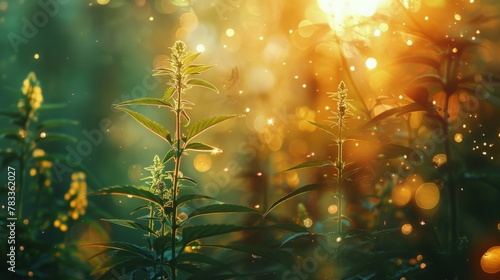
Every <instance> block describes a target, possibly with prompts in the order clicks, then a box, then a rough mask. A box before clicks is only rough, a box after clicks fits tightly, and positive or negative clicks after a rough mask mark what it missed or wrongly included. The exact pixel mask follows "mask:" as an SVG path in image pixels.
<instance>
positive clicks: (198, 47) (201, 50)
mask: <svg viewBox="0 0 500 280" xmlns="http://www.w3.org/2000/svg"><path fill="white" fill-rule="evenodd" d="M196 51H197V52H204V51H205V45H203V44H198V45H197V46H196Z"/></svg>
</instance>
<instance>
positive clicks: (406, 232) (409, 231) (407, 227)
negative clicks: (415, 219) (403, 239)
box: [401, 224, 413, 235]
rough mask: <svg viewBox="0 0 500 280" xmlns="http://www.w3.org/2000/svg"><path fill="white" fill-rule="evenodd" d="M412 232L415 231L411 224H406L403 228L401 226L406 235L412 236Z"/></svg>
mask: <svg viewBox="0 0 500 280" xmlns="http://www.w3.org/2000/svg"><path fill="white" fill-rule="evenodd" d="M412 231H413V226H412V225H411V224H404V225H403V226H401V232H402V233H403V234H404V235H408V234H410V233H411V232H412Z"/></svg>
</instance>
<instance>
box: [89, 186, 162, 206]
mask: <svg viewBox="0 0 500 280" xmlns="http://www.w3.org/2000/svg"><path fill="white" fill-rule="evenodd" d="M108 194H109V195H123V196H127V197H129V198H132V197H134V198H138V199H142V200H145V201H149V202H152V203H155V204H156V205H158V206H160V207H163V200H162V199H161V197H159V196H157V195H156V194H154V193H152V192H150V191H148V190H146V189H144V188H141V187H135V186H114V187H109V188H105V189H102V190H99V191H96V192H91V193H89V194H87V196H93V195H108Z"/></svg>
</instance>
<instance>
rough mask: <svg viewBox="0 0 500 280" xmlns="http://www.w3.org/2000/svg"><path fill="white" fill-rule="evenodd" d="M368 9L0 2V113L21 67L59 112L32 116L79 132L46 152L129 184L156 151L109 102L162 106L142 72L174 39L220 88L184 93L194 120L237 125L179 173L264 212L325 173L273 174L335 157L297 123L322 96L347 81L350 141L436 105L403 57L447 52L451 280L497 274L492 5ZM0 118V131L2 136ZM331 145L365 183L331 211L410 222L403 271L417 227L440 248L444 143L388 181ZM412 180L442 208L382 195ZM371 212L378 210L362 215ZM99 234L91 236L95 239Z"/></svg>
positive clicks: (149, 0) (295, 208) (387, 167)
mask: <svg viewBox="0 0 500 280" xmlns="http://www.w3.org/2000/svg"><path fill="white" fill-rule="evenodd" d="M361 2H362V1H360V3H361ZM372 2H373V3H378V6H375V8H374V7H373V6H370V4H366V3H365V5H364V6H363V7H364V10H361V11H358V10H356V8H352V7H351V8H346V7H343V6H341V8H340V9H337V8H335V9H334V8H332V7H334V6H329V5H333V4H332V2H329V1H313V0H311V1H302V0H291V1H285V0H276V1H265V0H191V1H188V0H135V1H132V0H131V1H125V0H97V1H63V0H61V1H57V0H53V1H50V0H47V1H0V34H2V40H0V44H1V45H0V80H1V81H2V89H1V91H2V99H1V100H2V102H1V105H0V106H1V107H0V108H1V109H8V108H10V107H12V106H13V107H15V106H16V104H17V102H18V100H19V94H20V91H19V90H20V85H22V82H23V80H24V79H25V77H26V75H27V74H28V73H29V72H31V71H33V72H35V73H36V75H37V78H38V80H39V81H40V82H41V85H42V88H43V93H44V95H43V97H44V102H46V103H55V104H65V105H66V106H65V107H64V108H60V109H58V110H51V111H46V112H44V117H45V118H47V119H50V118H60V117H68V118H71V119H76V120H78V121H79V126H72V127H67V128H66V127H65V130H66V131H65V132H66V133H67V134H70V135H72V136H73V137H76V138H77V139H79V141H77V142H75V143H73V144H63V145H60V144H57V143H46V145H45V146H44V149H45V151H46V152H47V153H49V154H50V153H51V152H58V153H62V154H63V155H64V156H69V157H70V158H71V159H70V160H76V161H78V162H79V163H81V165H82V166H86V168H87V169H88V170H89V171H90V173H91V174H88V175H87V177H88V178H87V182H88V189H89V190H96V189H99V188H101V187H103V186H109V185H114V184H131V183H132V184H138V183H139V182H140V181H139V179H140V178H141V177H143V168H144V167H145V166H148V165H149V161H150V159H151V158H152V157H153V156H154V155H155V154H163V153H164V152H165V151H166V147H164V146H163V143H162V141H159V140H158V139H154V138H153V137H144V136H146V135H147V134H146V132H145V131H143V130H142V128H140V127H139V126H137V125H136V124H135V123H134V122H133V120H131V119H129V118H126V117H125V115H124V113H120V112H118V111H116V110H114V109H113V107H112V104H116V103H119V102H123V101H126V100H130V99H133V98H138V97H145V96H151V97H161V96H162V95H163V91H164V90H165V82H166V81H164V80H161V79H159V78H154V77H151V73H152V69H154V68H157V67H161V66H163V65H164V64H165V63H166V62H165V61H164V59H165V58H167V55H168V51H167V48H168V47H169V46H171V45H172V44H173V42H175V41H176V40H183V41H185V42H186V43H187V45H188V46H190V48H191V49H192V50H193V51H194V50H197V51H203V52H204V55H203V56H202V58H201V59H202V60H203V61H201V62H202V63H203V64H215V65H217V67H215V68H214V70H213V71H211V72H210V73H209V74H208V77H206V78H207V80H210V81H212V82H213V83H214V84H215V85H216V86H217V87H218V88H219V89H220V90H221V93H220V94H219V95H214V94H204V93H202V94H193V97H192V100H193V101H194V102H195V103H196V107H197V109H198V111H196V110H195V111H194V112H193V119H198V118H200V117H201V116H207V115H216V114H218V113H219V112H220V111H221V109H220V108H221V106H223V107H224V110H223V111H224V113H227V114H233V113H234V114H240V113H244V114H246V115H247V117H246V119H245V120H244V121H242V122H244V123H241V122H240V123H239V124H234V123H233V124H227V125H223V126H221V127H220V128H218V129H217V130H214V131H213V132H212V134H208V135H211V136H212V137H213V139H207V142H212V143H216V142H220V144H219V145H218V146H223V147H225V149H224V152H223V153H222V154H217V155H200V156H197V157H192V158H190V159H189V160H188V161H186V162H185V163H186V164H185V168H186V169H187V170H189V169H191V170H194V169H196V170H198V171H202V172H204V175H205V176H200V178H197V179H198V182H199V183H200V184H205V185H206V186H207V189H209V190H210V193H209V194H210V195H213V196H220V197H224V198H225V201H230V202H231V201H232V202H235V203H241V204H245V205H249V206H253V207H255V208H258V209H267V208H268V207H269V206H270V204H271V203H272V202H273V201H275V200H276V199H277V198H278V197H281V196H283V195H285V194H286V193H289V192H290V191H292V190H294V189H296V188H297V187H298V186H301V185H305V184H308V183H313V182H318V181H321V180H327V179H328V176H332V174H331V173H329V172H323V170H320V171H314V170H312V171H294V172H289V173H280V174H275V172H277V171H281V170H284V169H286V168H289V167H290V166H293V165H295V164H297V163H300V162H303V161H304V160H307V159H327V158H330V159H332V160H335V158H336V150H335V147H334V145H332V143H331V142H330V140H329V139H328V137H327V136H326V135H324V134H323V133H321V132H318V131H317V129H316V128H315V127H314V126H312V125H310V124H308V123H307V122H306V120H309V121H315V122H318V123H321V122H324V120H326V119H327V117H328V116H329V115H330V114H331V113H330V111H331V110H333V109H335V106H336V104H335V103H334V102H333V101H332V100H330V99H328V96H327V95H326V94H325V92H327V91H335V90H336V88H337V85H338V83H339V81H340V80H344V81H345V82H346V84H347V87H348V88H349V90H350V98H352V99H353V101H352V104H353V106H354V107H355V110H353V114H354V118H353V119H352V120H351V121H350V122H349V127H350V129H351V130H353V133H355V131H354V130H355V129H356V128H358V127H360V126H361V125H363V124H365V123H367V122H368V121H370V119H372V118H374V117H375V116H377V115H380V114H381V113H383V112H386V111H388V110H390V109H393V108H397V107H401V106H404V105H407V104H409V103H412V102H417V103H419V102H420V103H422V104H423V103H425V102H426V101H428V102H430V103H432V102H434V103H433V105H437V106H439V105H440V104H444V101H443V100H444V99H443V94H442V93H440V92H441V90H440V88H439V85H436V84H434V83H433V82H432V81H431V80H426V81H424V82H425V83H426V84H425V85H424V88H425V90H421V89H412V87H411V86H410V85H411V83H412V80H413V79H414V78H415V77H417V76H419V75H421V74H427V73H435V71H434V70H433V69H432V67H429V64H428V63H427V60H425V59H424V60H421V59H413V60H412V59H409V60H408V59H407V60H404V59H403V60H401V59H402V58H404V57H407V56H412V55H413V56H419V57H421V56H425V57H428V58H429V57H430V58H432V59H435V60H437V61H438V63H440V65H443V63H444V62H443V61H444V60H443V57H446V56H447V55H453V54H456V53H460V55H461V56H460V57H459V61H460V62H459V63H458V64H459V67H458V68H457V69H456V72H455V73H456V75H455V76H454V78H456V83H455V85H457V84H459V83H464V84H466V83H468V82H471V84H470V85H468V86H469V93H468V95H467V94H464V95H461V93H462V92H461V91H456V92H454V94H453V96H455V97H450V99H449V103H450V104H454V105H452V106H451V105H450V106H451V107H450V108H448V113H449V114H450V116H454V117H455V118H457V119H458V120H459V121H460V124H458V125H456V126H453V127H452V128H451V130H450V131H449V133H448V134H449V139H450V142H451V143H450V144H451V149H452V152H453V155H454V160H456V161H457V163H454V164H453V165H452V167H451V168H452V169H453V170H454V171H456V174H457V178H456V179H457V180H458V183H459V184H458V185H457V190H459V193H458V201H459V213H460V216H459V217H460V220H459V233H460V234H459V235H460V240H461V241H462V243H461V244H462V245H461V246H462V255H461V256H462V257H463V258H461V259H460V262H459V263H457V265H460V266H461V267H463V268H464V271H462V272H463V273H465V274H464V275H466V276H465V277H466V278H464V279H467V277H469V278H470V279H495V277H498V273H496V274H495V273H490V274H486V273H485V272H484V270H485V269H484V267H483V268H481V262H480V260H481V257H482V256H483V254H484V253H485V252H486V251H487V250H488V249H489V248H491V247H492V246H496V245H500V217H499V213H500V206H499V204H498V203H497V202H498V200H499V199H500V193H499V186H500V180H499V178H498V175H496V172H497V171H498V167H499V156H500V151H499V146H500V145H499V140H500V127H499V124H498V121H497V120H498V119H499V110H498V106H499V105H500V103H499V99H498V97H497V96H498V95H497V94H498V91H496V89H495V88H496V87H498V85H499V81H500V80H499V78H500V76H498V73H499V71H500V68H499V65H500V61H499V59H500V58H499V57H498V56H496V50H497V49H498V48H499V47H500V46H499V39H500V38H498V32H497V30H498V24H499V22H498V19H497V17H498V15H499V12H500V10H499V8H500V6H499V5H498V3H497V2H496V1H494V0H484V1H474V0H466V1H465V0H464V1H460V0H436V1H434V0H432V1H431V0H412V1H410V0H401V1H396V0H380V1H372ZM40 3H44V4H45V6H44V7H45V8H44V7H42V5H41V4H40ZM47 3H49V4H50V5H51V6H50V5H49V4H47ZM337 3H340V4H339V5H342V3H344V2H343V1H338V2H337ZM362 4H363V3H362ZM47 5H49V6H47ZM47 7H48V8H47ZM335 7H336V6H335ZM337 11H343V13H342V12H341V13H339V12H337ZM360 14H361V16H360ZM45 19H46V20H45ZM469 43H471V47H468V48H467V50H466V51H464V50H463V49H462V47H464V46H466V45H467V44H469ZM455 48H456V51H455ZM464 49H465V47H464ZM443 53H444V54H445V55H444V56H443ZM437 72H439V71H437ZM438 74H442V73H438ZM478 75H479V76H478ZM470 77H471V78H472V80H468V79H469V78H470ZM470 86H472V88H470ZM478 86H480V87H482V88H485V87H486V88H489V90H488V93H487V94H483V93H482V91H479V93H480V94H479V95H476V97H477V96H480V97H481V98H480V102H479V105H478V106H476V107H474V106H473V105H471V104H470V102H469V101H470V100H471V98H470V96H474V95H473V94H474V93H476V92H477V91H476V88H478ZM193 91H195V90H193ZM11 105H12V106H11ZM467 106H469V107H467ZM464 108H465V109H464ZM470 108H474V110H471V109H470ZM197 112H198V113H199V115H196V114H197ZM460 112H466V113H465V114H460ZM147 114H148V115H149V116H151V117H152V118H154V119H157V120H164V119H165V117H166V116H165V115H163V114H161V112H160V111H154V110H150V111H148V112H147ZM379 119H380V125H379V126H378V129H379V131H378V132H377V135H378V137H379V139H382V140H384V139H388V140H390V141H391V142H394V143H397V144H401V145H405V146H409V147H412V148H414V149H418V148H419V147H418V145H419V143H422V141H424V140H425V139H429V137H430V136H432V132H433V130H434V129H435V128H436V124H435V123H434V122H433V121H430V120H429V119H428V118H427V117H426V115H425V114H424V113H419V112H417V113H411V114H403V115H401V116H397V117H387V118H381V117H379ZM5 120H6V119H2V120H1V121H2V123H1V124H2V125H1V126H2V128H4V127H9V128H10V124H8V121H5ZM164 121H167V122H168V121H169V120H164ZM171 124H173V122H172V123H171ZM89 135H91V136H89ZM99 135H100V136H102V137H100V136H99ZM228 135H229V136H228ZM89 137H90V138H89ZM226 139H231V140H226ZM93 140H94V141H93ZM0 141H1V142H0V144H1V145H2V147H4V146H5V145H8V141H7V140H5V139H2V140H0ZM81 141H88V142H89V143H91V150H90V152H89V153H88V154H86V155H84V156H81V153H79V152H78V144H79V143H81ZM214 141H215V142H214ZM344 149H345V151H346V152H345V153H346V154H345V158H348V159H349V161H353V162H354V161H356V162H363V163H364V164H363V166H364V167H365V169H364V171H363V175H365V176H363V177H362V178H360V180H359V181H356V183H352V186H350V187H349V190H348V191H347V192H348V193H347V194H346V195H347V200H348V204H347V209H346V215H347V216H349V217H351V218H352V220H353V221H352V224H351V226H352V227H356V228H362V229H367V230H375V229H383V228H384V227H389V226H390V227H403V226H404V225H406V224H410V225H412V227H413V229H414V232H413V235H412V234H409V235H408V239H406V241H405V242H407V243H409V244H411V246H413V247H411V246H410V247H411V248H414V250H415V254H414V255H415V256H412V257H410V258H409V259H410V260H411V259H413V258H416V256H417V254H419V253H420V252H417V251H418V248H419V245H421V243H420V241H421V240H423V239H420V237H421V236H420V235H418V232H419V231H418V230H416V229H417V228H418V227H419V225H420V224H421V223H422V221H423V222H424V224H426V223H425V222H427V225H432V226H431V227H434V229H435V230H436V232H437V233H438V235H439V236H440V237H439V238H440V240H442V241H443V240H446V239H447V236H446V231H447V227H449V225H448V224H447V223H446V222H444V223H443V220H444V221H446V219H447V218H444V217H443V215H446V209H447V207H448V202H447V201H446V200H445V199H444V197H446V196H445V195H444V192H445V190H443V188H442V180H443V178H442V177H443V174H447V173H446V172H447V171H446V170H447V169H446V165H445V167H444V168H443V169H444V170H442V169H439V170H438V169H436V167H435V166H441V165H442V164H443V163H444V162H446V159H444V158H443V156H442V155H443V154H445V150H444V147H442V146H441V145H436V148H435V150H434V153H433V154H432V155H430V156H427V157H425V159H424V164H423V165H420V166H419V167H418V168H415V170H414V172H411V173H409V172H400V170H398V165H399V164H400V162H399V161H397V160H396V161H392V162H390V161H389V162H388V161H382V160H381V159H380V157H379V155H380V154H381V153H380V151H379V150H377V147H376V146H374V145H372V144H367V143H365V142H363V141H359V142H353V143H352V145H346V146H345V147H344ZM436 156H437V157H436ZM80 161H81V162H80ZM366 167H367V168H366ZM448 169H449V168H448ZM436 170H437V171H438V172H437V174H436ZM387 172H390V173H391V174H395V175H394V176H395V178H394V182H388V181H387V180H386V178H387V177H386V176H385V175H386V174H387ZM65 176H66V177H65V178H63V179H62V181H60V182H59V183H60V185H61V186H67V187H61V188H60V189H56V190H55V194H57V193H58V194H59V195H60V197H61V198H63V197H64V194H65V193H66V192H67V190H68V188H69V185H70V184H71V179H70V178H71V176H70V173H69V172H68V173H67V174H65ZM2 178H5V177H4V175H2ZM408 178H409V179H408ZM330 179H331V178H330ZM412 179H415V181H417V182H419V183H420V182H421V183H425V182H431V183H434V184H435V186H437V187H439V190H440V193H441V196H440V197H441V199H440V200H438V204H436V205H435V207H430V208H431V209H427V210H426V209H421V207H419V204H418V203H417V202H416V201H415V199H414V193H413V192H412V193H411V195H409V197H408V193H407V192H405V191H401V189H400V188H397V187H396V186H398V184H403V183H405V182H415V181H412ZM419 180H420V181H419ZM4 181H5V180H4ZM410 187H411V188H413V190H416V189H417V188H418V187H419V186H417V185H415V186H413V185H411V184H410ZM398 192H399V194H400V195H398ZM401 193H402V195H401ZM367 198H369V199H367ZM395 198H396V199H395ZM406 198H408V199H406ZM384 199H385V200H384ZM398 199H399V200H398ZM395 201H397V202H395ZM125 202H127V203H125ZM2 203H3V202H2ZM94 203H95V205H97V206H98V207H100V208H102V210H104V211H106V212H110V213H114V214H126V213H128V212H129V211H130V209H133V208H134V206H133V204H134V203H135V202H134V201H132V200H128V199H121V200H118V199H116V200H115V199H111V198H95V199H94ZM331 205H334V198H333V197H332V196H328V195H326V194H325V195H323V194H321V193H312V194H310V195H309V196H304V197H299V198H296V199H294V200H292V203H288V204H285V205H283V206H280V207H279V208H277V209H276V210H275V214H274V215H275V219H282V220H294V221H297V222H298V223H301V224H303V225H305V226H307V227H309V228H310V229H311V231H314V232H322V231H325V224H324V223H323V221H325V220H327V219H328V217H329V215H331V212H332V211H333V208H330V206H331ZM375 205H378V206H380V207H381V208H379V210H374V209H375V208H374V206H375ZM384 205H386V206H387V207H386V208H383V207H382V206H384ZM47 207H49V205H47ZM382 214H384V215H385V216H384V215H382ZM96 219H97V218H96ZM429 221H430V222H429ZM247 222H248V223H252V222H253V220H251V219H250V218H249V220H248V221H247ZM81 223H84V222H81ZM402 229H403V228H402ZM406 229H408V227H406ZM81 230H82V227H78V226H74V227H71V228H70V229H68V235H67V236H66V237H65V239H64V240H67V241H68V242H70V241H75V242H77V241H78V240H75V238H76V236H79V235H78V234H76V233H80V231H81ZM107 231H108V233H109V234H111V235H114V236H118V237H119V238H124V239H125V238H126V236H127V234H128V232H127V231H126V230H122V229H120V231H119V232H118V231H116V230H115V229H114V228H113V230H112V229H111V228H107ZM72 232H73V233H75V234H71V233H72ZM403 235H404V234H403ZM405 236H406V235H405ZM400 237H401V236H400ZM403 237H404V236H403ZM99 238H102V236H100V235H99V234H96V235H95V239H99ZM419 240H420V241H419ZM422 242H424V241H422ZM407 243H405V244H407ZM424 243H425V242H424ZM424 258H425V256H424ZM499 269H500V268H499ZM493 271H495V269H493V270H490V272H493ZM326 273H328V272H326ZM394 275H396V274H394ZM488 277H489V278H488ZM409 279H410V278H409Z"/></svg>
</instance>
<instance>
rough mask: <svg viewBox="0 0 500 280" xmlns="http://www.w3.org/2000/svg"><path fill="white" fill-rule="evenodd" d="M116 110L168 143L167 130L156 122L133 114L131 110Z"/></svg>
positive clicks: (119, 108) (135, 113) (168, 133)
mask: <svg viewBox="0 0 500 280" xmlns="http://www.w3.org/2000/svg"><path fill="white" fill-rule="evenodd" d="M117 109H118V110H120V111H123V112H125V113H127V114H129V115H130V116H131V117H132V118H134V119H135V120H136V121H137V122H139V123H140V124H141V125H142V126H144V127H145V128H147V129H149V130H150V131H151V132H153V133H154V134H156V135H158V136H160V138H161V139H163V140H165V141H167V142H168V143H170V142H169V141H168V137H169V135H170V132H168V130H167V129H166V128H164V127H163V126H162V125H160V124H158V123H157V122H155V121H153V120H151V119H149V118H147V117H146V116H144V115H141V114H139V113H137V112H134V111H132V110H129V109H125V108H121V107H117ZM170 144H172V143H170Z"/></svg>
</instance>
